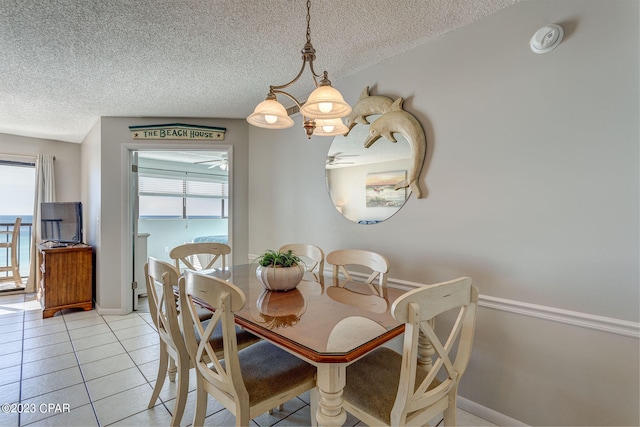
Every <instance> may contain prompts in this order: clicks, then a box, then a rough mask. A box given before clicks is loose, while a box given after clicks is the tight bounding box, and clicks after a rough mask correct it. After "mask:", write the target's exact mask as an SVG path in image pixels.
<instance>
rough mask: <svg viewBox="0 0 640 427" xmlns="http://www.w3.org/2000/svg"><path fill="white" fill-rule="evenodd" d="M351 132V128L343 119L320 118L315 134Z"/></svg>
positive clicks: (330, 134) (333, 134) (326, 134)
mask: <svg viewBox="0 0 640 427" xmlns="http://www.w3.org/2000/svg"><path fill="white" fill-rule="evenodd" d="M347 132H349V128H348V127H346V126H345V125H344V123H342V120H341V119H318V120H316V128H315V129H314V130H313V134H314V135H317V136H336V135H344V134H345V133H347Z"/></svg>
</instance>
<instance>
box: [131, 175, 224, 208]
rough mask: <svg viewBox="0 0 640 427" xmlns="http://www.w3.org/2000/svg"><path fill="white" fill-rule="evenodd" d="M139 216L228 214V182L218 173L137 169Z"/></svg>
mask: <svg viewBox="0 0 640 427" xmlns="http://www.w3.org/2000/svg"><path fill="white" fill-rule="evenodd" d="M138 196H139V212H140V214H139V215H140V218H145V219H150V218H163V219H167V218H183V219H187V218H228V216H229V208H228V204H229V184H228V182H227V181H226V179H225V180H223V179H222V178H221V177H220V176H217V175H207V174H199V173H177V172H176V173H171V172H168V171H163V172H162V174H155V173H154V172H153V171H152V170H151V169H145V168H139V169H138Z"/></svg>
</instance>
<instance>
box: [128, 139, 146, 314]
mask: <svg viewBox="0 0 640 427" xmlns="http://www.w3.org/2000/svg"><path fill="white" fill-rule="evenodd" d="M129 182H131V188H130V189H129V197H130V198H131V200H130V204H131V207H132V217H133V221H131V245H132V246H131V253H132V254H133V257H132V259H131V262H132V268H131V271H132V272H133V277H132V278H131V298H132V299H133V305H132V307H133V310H138V296H139V295H140V294H144V293H146V289H147V287H146V284H145V283H144V263H145V262H146V259H145V260H143V259H141V254H140V250H141V248H140V247H139V245H138V216H139V212H140V203H139V200H138V152H137V151H131V179H130V180H129ZM141 265H142V274H141V272H140V271H139V270H140V266H141ZM141 279H142V280H141Z"/></svg>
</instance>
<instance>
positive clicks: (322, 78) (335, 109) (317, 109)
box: [247, 0, 351, 138]
mask: <svg viewBox="0 0 640 427" xmlns="http://www.w3.org/2000/svg"><path fill="white" fill-rule="evenodd" d="M310 21H311V0H307V42H306V43H305V45H304V47H303V48H302V68H300V71H299V72H298V75H297V76H295V77H294V78H293V80H291V81H290V82H289V83H286V84H283V85H279V86H270V87H269V93H268V94H267V97H266V99H265V100H264V101H262V102H261V103H259V104H258V105H257V106H256V108H255V110H254V111H253V113H251V115H249V117H247V121H248V122H249V123H250V124H252V125H253V126H258V127H262V128H267V129H285V128H289V127H291V126H293V120H292V119H291V117H289V115H288V114H287V110H286V108H285V107H284V105H282V104H281V103H280V102H279V101H278V99H277V97H276V94H280V95H284V96H286V97H288V98H289V99H291V100H292V101H293V102H295V104H296V105H297V106H298V108H299V109H300V113H301V114H302V116H303V127H304V128H305V131H306V134H307V138H311V135H324V136H329V135H340V133H334V132H337V131H338V130H337V129H340V130H339V132H342V129H343V128H344V129H345V131H344V132H342V133H346V127H345V126H344V124H342V120H340V118H342V117H345V116H347V115H348V114H349V113H350V112H351V106H350V105H349V104H347V103H346V102H345V101H344V98H343V97H342V95H341V94H340V92H339V91H338V90H337V89H335V88H334V87H332V86H331V82H330V81H329V78H328V73H327V72H326V71H324V72H323V73H322V74H317V73H316V72H315V70H314V68H313V61H314V60H315V58H316V50H315V49H314V48H313V45H312V44H311V30H310V25H309V24H310ZM307 64H309V70H310V71H311V75H312V78H313V83H314V85H315V86H316V89H315V90H314V91H313V92H311V94H310V95H309V99H307V101H306V102H305V103H304V104H301V103H300V102H299V101H298V100H297V99H296V98H295V97H294V96H293V95H291V94H289V93H287V92H285V91H284V90H283V89H286V88H288V87H289V86H291V85H292V84H294V83H295V82H297V81H298V79H300V77H301V76H302V73H303V72H304V70H305V67H306V65H307ZM320 120H323V122H322V123H323V124H324V125H323V130H317V129H318V127H317V126H319V125H318V122H319V121H320ZM327 120H332V121H333V122H331V123H330V124H327V122H326V121H327ZM335 120H337V122H336V121H335ZM338 122H339V123H338ZM340 126H342V127H340ZM329 128H331V130H330V131H326V130H325V129H329Z"/></svg>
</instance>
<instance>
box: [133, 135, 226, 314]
mask: <svg viewBox="0 0 640 427" xmlns="http://www.w3.org/2000/svg"><path fill="white" fill-rule="evenodd" d="M131 153H132V164H133V165H135V166H134V167H133V168H132V175H134V176H133V177H132V178H133V179H132V180H131V181H132V182H133V183H134V187H135V188H134V190H133V191H132V193H133V195H134V197H135V200H132V203H131V206H132V207H133V210H134V212H133V215H132V218H134V221H133V222H134V224H133V227H132V233H133V236H132V237H133V238H132V240H133V250H132V254H133V260H132V262H133V276H134V277H133V281H132V283H133V286H132V288H133V309H134V310H138V311H146V310H147V309H148V305H147V302H146V283H145V277H144V265H145V263H146V261H147V258H148V257H153V258H156V259H159V260H162V261H165V262H168V263H171V264H173V262H174V261H173V260H172V259H171V258H170V257H169V253H170V251H171V249H172V248H174V247H175V246H178V245H180V244H183V243H189V242H197V241H218V242H222V243H226V244H229V245H231V235H230V230H231V220H230V219H231V217H230V211H231V209H230V208H231V195H230V191H229V188H230V182H229V179H230V176H231V174H230V171H231V165H232V159H231V147H228V148H220V149H207V150H188V151H185V150H166V149H162V150H160V149H154V150H136V151H132V152H131ZM212 239H213V240H212Z"/></svg>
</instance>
